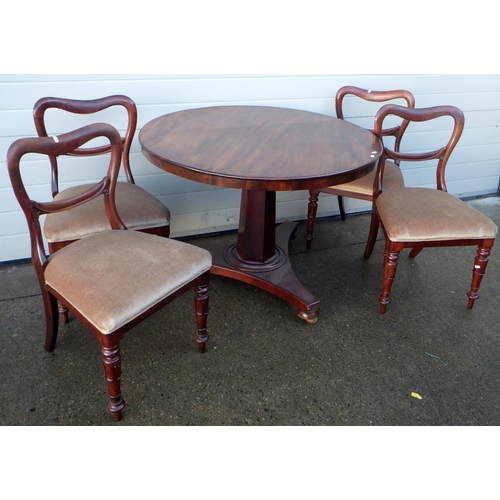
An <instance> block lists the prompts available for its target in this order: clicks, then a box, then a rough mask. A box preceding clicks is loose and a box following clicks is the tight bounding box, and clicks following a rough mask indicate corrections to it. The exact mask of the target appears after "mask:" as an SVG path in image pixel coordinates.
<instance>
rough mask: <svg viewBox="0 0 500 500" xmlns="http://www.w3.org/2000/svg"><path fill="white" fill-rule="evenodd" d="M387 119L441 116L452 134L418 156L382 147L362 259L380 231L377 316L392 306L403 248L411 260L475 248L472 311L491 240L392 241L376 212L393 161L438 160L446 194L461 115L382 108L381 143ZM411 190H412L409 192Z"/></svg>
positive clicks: (440, 109)
mask: <svg viewBox="0 0 500 500" xmlns="http://www.w3.org/2000/svg"><path fill="white" fill-rule="evenodd" d="M389 115H396V116H398V117H400V118H402V119H404V120H406V121H408V123H410V122H424V121H430V120H434V119H437V118H439V117H442V116H450V117H451V118H453V120H454V126H453V130H452V132H451V135H450V138H449V140H448V142H447V144H446V145H445V146H444V147H442V148H439V149H437V150H433V151H427V152H421V153H401V152H400V151H399V150H398V151H396V150H391V149H389V148H387V147H385V146H384V151H383V153H382V156H381V157H380V160H379V163H378V165H377V172H376V181H375V182H376V184H375V197H374V206H373V210H372V221H371V225H370V234H369V237H368V241H367V244H366V248H365V252H364V257H365V258H366V259H368V258H370V256H371V254H372V252H373V248H374V246H375V242H376V239H377V234H378V229H379V227H382V230H383V232H384V235H385V240H386V243H385V250H384V273H383V287H382V293H381V295H380V297H379V302H380V312H381V313H385V312H386V310H387V305H388V304H389V303H390V302H391V299H390V291H391V287H392V283H393V280H394V277H395V274H396V268H397V263H398V258H399V253H400V252H401V251H402V250H403V249H404V248H411V249H412V250H411V252H410V254H409V255H410V257H411V258H415V257H416V256H417V255H418V254H419V253H420V252H421V251H422V250H423V249H424V248H425V247H450V246H476V245H477V247H478V250H477V255H476V257H475V261H474V268H473V273H472V283H471V287H470V290H469V292H468V293H467V296H468V298H469V300H468V304H467V307H468V308H469V309H472V307H473V305H474V302H475V300H476V299H477V298H478V290H479V285H480V283H481V280H482V277H483V276H484V273H485V269H486V265H487V263H488V258H489V255H490V251H491V248H492V247H493V244H494V238H486V239H484V238H470V239H456V240H454V239H448V240H434V241H429V240H425V241H407V242H402V241H391V240H390V238H389V237H388V235H387V231H386V229H385V227H384V224H383V221H382V220H381V219H380V216H379V213H378V209H377V199H378V197H379V196H380V194H381V193H382V186H383V176H384V167H385V163H386V161H387V159H391V160H394V161H399V162H400V161H416V162H418V161H426V160H438V164H437V168H436V188H437V189H438V190H440V191H443V192H447V188H446V181H445V170H446V165H447V163H448V160H449V158H450V155H451V153H452V152H453V150H454V148H455V146H456V145H457V143H458V141H459V139H460V137H461V135H462V132H463V128H464V124H465V118H464V114H463V112H462V111H461V110H460V109H458V108H456V107H454V106H435V107H431V108H420V109H409V108H405V107H402V106H397V105H394V104H387V105H385V106H383V107H382V108H381V109H380V110H379V111H378V113H377V115H376V117H375V128H374V133H375V135H377V137H379V138H380V139H381V140H382V141H383V135H382V131H383V122H384V119H385V118H386V117H387V116H389ZM409 189H411V188H409Z"/></svg>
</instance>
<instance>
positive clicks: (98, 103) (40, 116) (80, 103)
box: [33, 95, 137, 196]
mask: <svg viewBox="0 0 500 500" xmlns="http://www.w3.org/2000/svg"><path fill="white" fill-rule="evenodd" d="M112 106H123V107H124V108H125V109H126V111H127V115H128V123H127V129H126V132H125V137H123V138H122V143H123V154H122V159H123V169H124V171H125V175H126V177H127V181H128V182H130V183H132V184H133V183H134V177H133V175H132V170H131V169H130V158H129V157H130V147H131V145H132V140H133V138H134V134H135V130H136V127H137V107H136V105H135V103H134V101H132V99H130V97H127V96H124V95H112V96H108V97H103V98H100V99H91V100H80V99H65V98H61V97H43V98H42V99H39V100H38V101H37V102H36V103H35V106H34V107H33V119H34V121H35V128H36V131H37V133H38V135H39V136H40V137H48V133H47V128H46V119H45V118H46V115H45V112H46V111H47V110H48V109H50V108H57V109H60V110H63V111H67V112H69V113H74V114H82V115H86V114H92V113H98V112H99V111H103V110H105V109H108V108H110V107H112ZM110 150H111V148H110V146H109V145H108V144H106V145H105V146H99V147H87V148H77V149H75V150H74V151H68V152H67V153H66V155H68V156H95V155H101V154H105V153H109V152H110ZM50 164H51V167H52V196H55V195H56V194H57V193H58V192H59V172H58V165H57V157H56V156H52V155H51V156H50Z"/></svg>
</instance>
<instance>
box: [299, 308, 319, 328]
mask: <svg viewBox="0 0 500 500" xmlns="http://www.w3.org/2000/svg"><path fill="white" fill-rule="evenodd" d="M297 316H298V317H299V318H300V319H303V320H305V321H307V322H308V323H309V324H311V325H314V323H316V322H317V321H318V311H312V312H304V311H300V310H299V311H297Z"/></svg>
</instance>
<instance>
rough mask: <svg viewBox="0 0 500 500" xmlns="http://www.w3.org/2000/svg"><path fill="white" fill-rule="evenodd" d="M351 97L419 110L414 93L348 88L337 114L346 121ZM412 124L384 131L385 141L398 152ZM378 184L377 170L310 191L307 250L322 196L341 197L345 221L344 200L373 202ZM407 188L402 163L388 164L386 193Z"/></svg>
mask: <svg viewBox="0 0 500 500" xmlns="http://www.w3.org/2000/svg"><path fill="white" fill-rule="evenodd" d="M348 95H353V96H355V97H357V98H359V99H362V100H364V101H369V102H374V103H378V102H387V101H395V100H398V101H403V102H406V104H407V106H408V107H409V108H413V107H414V106H415V98H414V97H413V94H412V93H411V92H408V91H407V90H385V91H372V90H365V89H360V88H358V87H352V86H346V87H342V88H340V89H339V91H338V92H337V95H336V97H335V110H336V112H337V118H339V119H341V120H344V119H345V118H344V110H343V105H344V98H345V97H346V96H348ZM407 125H408V123H407V122H405V121H404V120H403V121H402V122H401V123H400V125H398V126H394V127H390V128H386V129H385V130H383V132H382V135H383V136H384V137H389V136H391V137H394V138H395V139H394V147H395V150H396V151H398V150H399V147H400V143H401V138H402V137H403V134H404V131H405V129H406V127H407ZM374 180H375V170H373V171H372V172H370V173H369V174H368V175H366V176H364V177H360V178H359V179H356V180H354V181H351V182H348V183H345V184H337V185H335V186H329V187H326V188H322V189H316V190H310V191H309V205H308V212H307V228H306V246H307V248H311V244H312V241H313V239H314V222H315V220H316V213H317V210H318V201H319V193H325V194H333V195H337V199H338V204H339V210H340V216H341V218H342V220H345V218H346V214H345V210H344V202H343V197H348V198H357V199H359V200H365V201H373V196H374V193H373V186H374ZM403 186H404V179H403V174H402V172H401V170H400V169H399V161H396V162H394V163H392V162H388V163H387V166H386V172H385V175H384V187H385V189H393V188H397V187H403Z"/></svg>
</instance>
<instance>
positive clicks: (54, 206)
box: [7, 123, 126, 288]
mask: <svg viewBox="0 0 500 500" xmlns="http://www.w3.org/2000/svg"><path fill="white" fill-rule="evenodd" d="M98 137H105V138H107V139H108V141H109V148H110V150H111V155H110V162H109V168H108V172H107V175H106V176H105V177H104V178H103V179H102V180H101V181H100V182H98V183H96V184H95V185H93V186H91V187H89V188H88V189H86V190H85V191H84V192H83V193H81V194H79V195H78V196H75V197H72V198H67V199H65V200H62V201H54V200H52V201H48V202H37V201H34V200H31V199H30V197H29V196H28V193H27V191H26V187H25V185H24V183H23V179H22V176H21V159H22V157H23V156H24V155H26V154H28V153H36V154H41V155H46V156H49V157H50V156H54V157H55V156H59V155H64V154H68V152H71V151H74V150H75V149H77V148H79V147H80V146H82V145H84V144H86V143H88V142H89V141H91V140H92V139H95V138H98ZM121 155H122V139H121V137H120V134H119V133H118V131H117V130H116V129H115V128H114V127H112V126H111V125H109V124H105V123H95V124H92V125H87V126H85V127H82V128H79V129H77V130H74V131H72V132H69V133H66V134H61V135H59V136H57V137H55V136H53V137H32V138H24V139H18V140H17V141H15V142H14V143H12V145H11V146H10V148H9V150H8V152H7V168H8V172H9V177H10V181H11V184H12V188H13V190H14V194H15V196H16V198H17V200H18V202H19V204H20V205H21V208H22V210H23V212H24V215H25V216H26V219H27V221H28V228H29V232H30V238H31V256H32V261H33V265H34V267H35V270H36V272H37V275H38V279H39V280H43V269H44V268H45V265H46V263H47V256H46V254H45V249H44V244H43V239H42V231H41V227H40V221H39V217H40V216H41V215H43V214H48V213H52V212H61V211H63V210H68V209H70V208H73V207H76V206H78V205H81V204H83V203H85V202H87V201H90V200H92V199H94V198H96V197H97V196H99V195H104V196H103V198H104V207H105V209H106V214H107V216H108V219H109V221H110V229H111V228H112V229H126V227H125V225H124V224H123V222H122V221H121V219H120V216H119V215H118V212H117V210H116V206H115V188H116V181H117V178H118V173H119V170H120V163H121ZM41 285H42V288H43V281H42V282H41Z"/></svg>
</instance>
